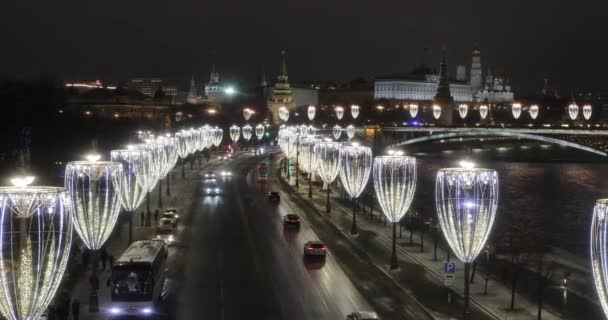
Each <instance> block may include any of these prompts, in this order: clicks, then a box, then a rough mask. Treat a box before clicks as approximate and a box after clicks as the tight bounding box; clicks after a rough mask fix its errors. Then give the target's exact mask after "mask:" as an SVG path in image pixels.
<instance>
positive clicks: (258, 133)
mask: <svg viewBox="0 0 608 320" xmlns="http://www.w3.org/2000/svg"><path fill="white" fill-rule="evenodd" d="M265 129H266V128H265V127H264V125H263V124H261V123H260V124H258V125H257V126H255V137H256V138H257V139H258V140H262V139H263V138H264V131H265Z"/></svg>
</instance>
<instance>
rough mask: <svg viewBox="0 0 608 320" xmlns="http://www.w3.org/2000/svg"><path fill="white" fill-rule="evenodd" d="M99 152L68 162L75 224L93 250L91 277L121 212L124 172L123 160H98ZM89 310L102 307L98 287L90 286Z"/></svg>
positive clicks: (67, 172)
mask: <svg viewBox="0 0 608 320" xmlns="http://www.w3.org/2000/svg"><path fill="white" fill-rule="evenodd" d="M99 159H100V157H99V156H98V155H91V156H88V157H87V160H86V161H72V162H68V164H67V165H66V168H65V187H66V189H68V191H69V195H70V204H71V211H72V214H73V217H74V228H75V229H76V232H77V233H78V235H79V236H80V239H81V240H82V242H83V243H84V244H85V245H86V246H87V248H89V250H91V251H92V265H91V270H92V274H91V278H92V281H93V282H97V283H98V282H99V279H98V278H97V254H98V250H99V249H101V247H102V246H103V245H104V243H105V242H106V240H108V238H109V237H110V234H111V233H112V230H113V229H114V226H115V225H116V221H117V220H118V215H119V214H120V209H121V205H122V203H121V201H120V195H121V193H122V182H123V180H124V173H123V168H122V164H121V163H120V162H112V161H99ZM89 311H91V312H97V311H99V300H98V296H97V288H96V286H93V287H92V288H91V295H90V304H89Z"/></svg>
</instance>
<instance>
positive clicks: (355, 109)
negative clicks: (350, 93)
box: [350, 104, 359, 119]
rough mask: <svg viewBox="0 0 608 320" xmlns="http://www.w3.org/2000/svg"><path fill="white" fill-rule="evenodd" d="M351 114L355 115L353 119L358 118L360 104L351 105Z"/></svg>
mask: <svg viewBox="0 0 608 320" xmlns="http://www.w3.org/2000/svg"><path fill="white" fill-rule="evenodd" d="M350 114H351V115H352V116H353V119H357V117H358V116H359V106H358V105H356V104H353V105H352V106H350Z"/></svg>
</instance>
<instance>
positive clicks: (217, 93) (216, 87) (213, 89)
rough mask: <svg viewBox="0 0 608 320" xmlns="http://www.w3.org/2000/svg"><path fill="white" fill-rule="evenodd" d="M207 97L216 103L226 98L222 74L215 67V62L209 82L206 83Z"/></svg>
mask: <svg viewBox="0 0 608 320" xmlns="http://www.w3.org/2000/svg"><path fill="white" fill-rule="evenodd" d="M205 98H206V99H207V100H208V101H210V102H216V103H219V102H221V101H222V99H223V98H224V88H223V87H222V85H221V84H220V74H219V73H218V72H217V70H216V69H215V64H212V65H211V74H210V75H209V82H208V83H207V84H206V85H205Z"/></svg>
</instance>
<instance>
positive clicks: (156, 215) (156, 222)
mask: <svg viewBox="0 0 608 320" xmlns="http://www.w3.org/2000/svg"><path fill="white" fill-rule="evenodd" d="M159 214H160V212H159V211H158V209H156V210H154V224H155V225H158V215H159Z"/></svg>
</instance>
